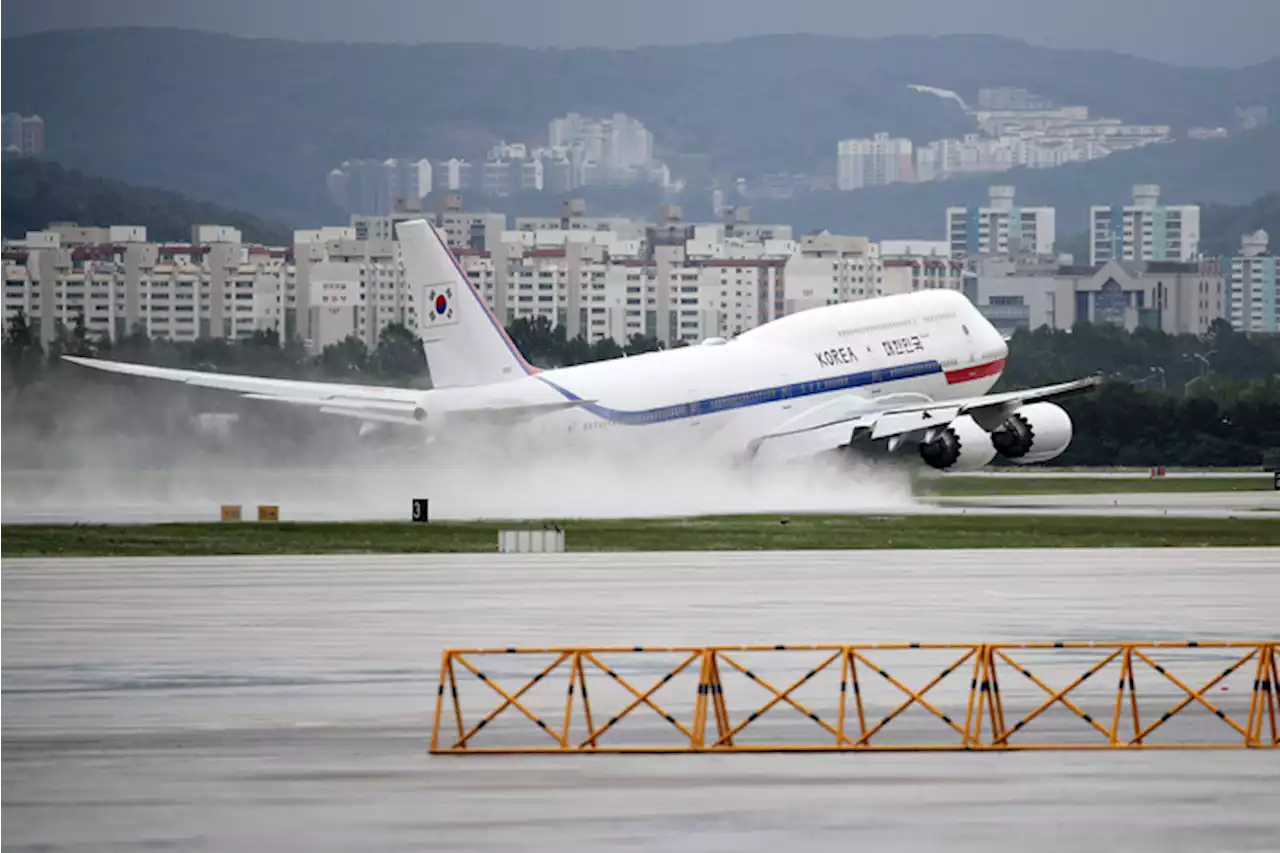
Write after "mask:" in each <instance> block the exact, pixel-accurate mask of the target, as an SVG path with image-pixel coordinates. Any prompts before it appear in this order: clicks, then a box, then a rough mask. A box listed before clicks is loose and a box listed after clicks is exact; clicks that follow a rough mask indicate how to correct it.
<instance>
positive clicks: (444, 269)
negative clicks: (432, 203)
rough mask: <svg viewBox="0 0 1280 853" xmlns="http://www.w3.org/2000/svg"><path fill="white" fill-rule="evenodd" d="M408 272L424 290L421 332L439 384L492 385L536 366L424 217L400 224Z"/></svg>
mask: <svg viewBox="0 0 1280 853" xmlns="http://www.w3.org/2000/svg"><path fill="white" fill-rule="evenodd" d="M396 234H397V236H398V237H399V240H400V254H401V257H402V258H403V259H404V272H405V278H406V279H407V280H408V282H409V285H410V287H412V288H414V290H415V291H417V292H420V293H421V294H422V297H421V299H422V302H421V303H420V306H421V307H420V309H419V310H420V311H421V316H420V317H419V320H418V329H419V333H420V334H421V335H422V342H423V347H424V349H425V350H426V353H427V367H428V368H429V369H430V371H431V382H432V384H433V385H435V386H436V387H450V386H463V385H488V384H492V383H495V382H506V381H509V380H512V379H519V378H520V377H522V376H527V375H529V374H531V373H534V372H536V370H535V368H533V367H532V366H530V364H529V363H528V362H527V361H525V360H524V357H523V356H521V355H520V351H519V350H517V349H516V347H515V344H513V343H512V342H511V338H510V337H509V336H508V335H507V332H506V330H505V329H503V328H502V324H501V323H500V322H498V318H497V317H495V316H494V314H493V312H492V311H491V310H489V306H488V305H486V304H485V302H484V299H483V298H482V297H481V296H480V293H479V292H478V291H477V290H476V289H475V287H474V286H473V285H472V284H471V282H470V281H469V280H468V279H467V276H466V274H465V273H464V272H463V271H462V267H460V266H459V265H458V262H457V261H456V260H455V259H454V257H453V254H452V253H451V252H450V251H449V249H448V247H447V246H446V244H445V241H444V238H443V237H442V236H441V235H440V233H439V232H437V231H436V229H435V228H434V227H433V226H432V225H430V224H429V223H428V222H427V221H426V220H425V219H414V220H410V221H408V222H401V223H399V224H397V225H396Z"/></svg>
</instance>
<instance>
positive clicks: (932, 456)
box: [920, 415, 996, 471]
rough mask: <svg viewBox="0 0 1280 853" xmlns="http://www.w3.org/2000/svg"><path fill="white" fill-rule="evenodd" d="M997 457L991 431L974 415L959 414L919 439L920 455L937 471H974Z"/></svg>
mask: <svg viewBox="0 0 1280 853" xmlns="http://www.w3.org/2000/svg"><path fill="white" fill-rule="evenodd" d="M995 457H996V449H995V447H994V446H992V444H991V435H990V433H988V432H987V431H986V430H985V429H983V428H982V427H980V426H978V424H977V423H976V422H975V421H974V420H973V418H971V417H969V416H968V415H961V416H960V417H958V418H956V419H955V420H953V421H952V422H951V423H950V424H949V425H947V426H946V427H945V428H943V429H942V430H941V431H940V432H938V433H937V434H936V435H934V436H933V437H932V438H931V439H930V440H929V441H922V442H920V458H921V459H923V460H924V461H925V462H926V463H928V464H929V466H930V467H932V468H937V469H938V470H939V471H977V470H978V469H979V468H982V467H984V466H985V465H986V464H987V463H989V462H990V461H991V460H992V459H994V458H995Z"/></svg>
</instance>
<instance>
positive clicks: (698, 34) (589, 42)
mask: <svg viewBox="0 0 1280 853" xmlns="http://www.w3.org/2000/svg"><path fill="white" fill-rule="evenodd" d="M2 24H3V25H2V27H0V29H2V31H3V35H4V36H16V35H22V34H25V33H30V32H36V31H41V30H50V29H66V28H74V27H99V26H118V25H143V26H171V27H186V28H191V29H201V30H209V31H214V32H224V33H231V34H233V35H241V36H266V37H274V38H288V39H297V40H306V41H381V42H433V41H484V42H500V43H504V44H518V45H527V46H532V47H577V46H597V47H634V46H637V45H645V44H685V43H692V42H700V41H724V40H726V39H730V38H737V37H740V36H747V35H760V34H764V33H795V32H813V33H827V34H833V35H859V36H881V35H892V34H900V33H913V34H923V35H942V34H949V33H994V34H997V35H1004V36H1010V37H1013V38H1018V39H1023V40H1025V41H1029V42H1032V43H1035V44H1043V45H1048V46H1051V47H1074V48H1102V49H1106V50H1114V51H1118V52H1121V53H1129V54H1133V55H1136V56H1143V57H1147V58H1151V59H1158V60H1162V61H1165V62H1171V63H1176V64H1180V65H1225V66H1239V65H1246V64H1250V63H1254V62H1262V61H1264V60H1267V59H1271V58H1274V57H1275V56H1277V55H1280V48H1278V47H1277V38H1276V36H1277V33H1280V0H3V22H2Z"/></svg>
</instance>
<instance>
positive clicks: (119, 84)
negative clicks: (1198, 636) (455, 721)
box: [0, 27, 1280, 227]
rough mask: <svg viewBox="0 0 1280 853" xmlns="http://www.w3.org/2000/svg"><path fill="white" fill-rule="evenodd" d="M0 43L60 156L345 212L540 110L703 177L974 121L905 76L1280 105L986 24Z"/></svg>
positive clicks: (1167, 118)
mask: <svg viewBox="0 0 1280 853" xmlns="http://www.w3.org/2000/svg"><path fill="white" fill-rule="evenodd" d="M4 46H5V48H6V50H5V51H4V52H3V55H2V56H0V64H2V67H3V70H4V71H5V72H7V73H5V75H4V79H3V84H2V85H3V97H4V101H5V105H6V109H7V110H18V111H21V112H24V113H32V112H35V113H39V114H40V115H41V116H43V117H44V119H45V122H46V147H47V152H48V154H49V156H50V157H51V158H53V159H56V160H58V161H60V162H63V163H66V164H67V165H69V166H74V167H78V168H81V169H83V170H85V171H86V172H88V173H92V174H95V175H103V176H105V177H110V178H115V179H119V180H123V181H126V182H129V183H134V184H139V185H147V186H163V187H169V188H172V189H174V190H177V191H180V192H182V193H185V194H187V195H190V196H192V197H196V198H205V199H209V200H210V201H213V202H216V203H219V204H224V205H227V206H230V207H235V208H239V209H243V210H252V211H255V212H257V213H258V214H260V215H263V216H266V217H269V218H272V219H277V220H280V221H284V222H288V223H290V224H292V225H295V226H299V227H301V226H310V225H320V224H332V223H333V222H335V221H344V220H345V216H344V215H343V214H342V213H341V211H338V210H336V209H335V208H334V207H333V205H332V203H331V201H330V199H329V197H328V194H327V192H326V190H325V186H324V176H325V175H326V174H327V173H328V171H329V170H330V169H332V168H334V167H335V166H337V165H338V164H340V163H341V162H342V161H343V160H346V159H351V158H360V157H371V158H378V159H383V158H387V157H421V156H426V157H430V158H431V159H432V160H437V159H443V158H448V157H451V156H467V157H472V158H476V157H477V156H479V154H480V153H481V152H483V151H484V150H485V149H486V148H487V147H488V145H490V144H492V143H493V142H495V141H498V140H502V139H505V140H507V141H530V142H536V141H538V140H539V139H541V138H544V137H545V133H546V127H547V123H548V122H549V121H550V120H551V119H552V118H554V117H556V116H558V115H563V114H564V113H566V112H569V111H577V112H581V113H595V114H601V113H604V114H608V113H612V112H613V111H614V110H621V111H623V112H626V113H627V114H629V115H633V116H635V117H637V118H639V119H640V120H642V121H643V122H644V123H645V124H646V126H647V127H648V128H649V130H651V131H652V132H653V134H654V137H655V145H656V147H657V148H658V149H659V151H660V152H661V153H662V154H664V155H666V156H670V157H671V158H672V160H673V161H680V158H681V157H682V156H685V157H686V158H688V159H695V160H696V159H699V158H701V161H709V165H708V166H707V167H706V171H705V173H699V174H696V175H694V174H691V175H688V176H687V177H689V178H690V179H691V181H692V182H693V183H692V184H691V186H694V187H696V188H697V189H698V190H699V192H701V191H702V189H704V188H705V187H708V186H710V182H711V181H728V180H731V179H732V178H733V177H735V176H737V175H743V174H745V175H755V174H761V173H765V172H777V171H789V172H805V173H811V174H812V173H821V172H831V171H834V161H835V145H836V141H837V140H838V139H841V138H849V137H865V136H870V135H872V134H873V133H875V132H878V131H884V132H888V133H890V134H892V135H900V136H907V137H909V138H911V139H913V140H914V141H916V142H917V143H920V142H926V141H929V140H931V139H936V138H944V137H954V136H959V135H961V134H963V133H964V132H966V131H971V130H972V120H971V119H969V117H968V116H966V115H965V114H964V113H963V112H962V111H961V109H960V108H959V106H958V105H955V104H954V103H953V102H947V101H943V100H942V99H939V98H937V97H935V96H933V95H929V94H924V93H918V92H914V91H912V90H909V89H908V88H907V87H908V85H909V84H923V85H930V86H937V87H940V88H947V89H952V90H955V91H957V92H959V93H960V94H961V96H962V97H964V98H966V100H968V99H971V98H972V97H973V96H974V94H975V93H976V91H977V89H978V88H980V87H983V86H989V85H991V86H994V85H1015V86H1022V87H1025V88H1028V89H1031V90H1032V91H1035V92H1037V93H1039V94H1043V95H1045V96H1047V97H1051V98H1053V99H1055V100H1056V101H1058V102H1060V103H1071V104H1074V103H1083V104H1085V105H1087V106H1089V107H1090V109H1091V110H1092V111H1093V112H1094V113H1095V114H1102V115H1113V116H1116V117H1118V118H1121V119H1123V120H1125V121H1128V122H1145V123H1151V122H1155V123H1162V124H1170V125H1172V126H1174V127H1186V126H1191V125H1194V124H1210V125H1217V124H1224V125H1225V124H1229V123H1230V122H1231V121H1233V120H1234V118H1233V117H1234V113H1233V111H1234V109H1235V107H1238V106H1247V105H1252V104H1255V103H1256V104H1262V105H1265V106H1270V107H1272V109H1273V111H1280V61H1272V62H1268V63H1262V64H1259V65H1256V66H1249V67H1247V68H1244V69H1203V68H1194V67H1180V66H1169V65H1165V64H1163V63H1159V62H1156V61H1154V60H1147V59H1139V58H1136V57H1126V56H1123V55H1119V54H1112V53H1111V52H1108V51H1073V50H1062V49H1055V48H1042V47H1036V46H1033V45H1029V44H1026V43H1024V42H1020V41H1017V40H1015V39H1008V38H1003V37H992V36H890V37H885V38H877V39H859V38H854V37H837V36H823V35H795V36H750V37H745V38H741V39H733V40H730V41H725V42H715V43H707V44H702V45H696V46H687V45H672V46H657V47H648V48H629V49H604V48H524V47H507V46H500V45H490V44H456V43H455V44H427V45H398V44H387V45H384V44H376V43H333V42H293V41H287V40H282V39H243V38H238V37H235V36H230V35H222V34H209V33H200V32H198V31H191V30H182V29H173V28H130V27H121V28H112V29H102V30H97V29H94V30H76V31H60V32H46V33H37V34H31V35H24V36H17V37H10V38H5V39H4ZM86 57H111V60H110V61H107V62H95V61H86V59H85V58H86ZM1117 81H1122V83H1121V84H1117ZM1182 144H1184V143H1182V142H1179V143H1177V145H1182ZM1114 156H1120V155H1114ZM1107 159H1108V160H1109V159H1110V158H1107ZM1102 162H1106V161H1102ZM1134 182H1137V181H1134ZM851 198H852V197H851Z"/></svg>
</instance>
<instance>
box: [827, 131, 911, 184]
mask: <svg viewBox="0 0 1280 853" xmlns="http://www.w3.org/2000/svg"><path fill="white" fill-rule="evenodd" d="M915 179H916V173H915V166H914V165H913V160H912V146H911V140H910V139H899V138H891V137H890V136H889V134H887V133H877V134H876V135H875V136H874V137H873V138H871V139H842V140H840V142H838V143H837V144H836V186H837V187H838V188H839V189H842V190H856V189H859V188H860V187H876V186H883V185H884V184H893V183H897V182H899V181H906V182H914V181H915Z"/></svg>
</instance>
